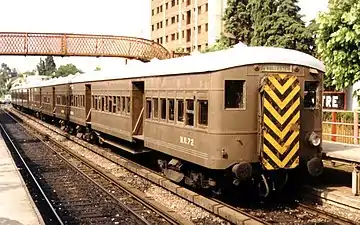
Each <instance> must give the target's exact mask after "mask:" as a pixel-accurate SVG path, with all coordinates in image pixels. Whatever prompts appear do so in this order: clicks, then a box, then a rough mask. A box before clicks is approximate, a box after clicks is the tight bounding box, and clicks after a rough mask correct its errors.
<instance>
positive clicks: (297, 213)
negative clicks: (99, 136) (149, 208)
mask: <svg viewBox="0 0 360 225" xmlns="http://www.w3.org/2000/svg"><path fill="white" fill-rule="evenodd" d="M21 115H22V116H25V117H26V118H29V119H31V120H33V121H34V122H36V123H37V124H39V125H41V126H43V127H45V128H47V129H50V130H51V131H52V132H55V133H57V134H58V135H63V136H67V137H68V139H69V140H72V141H73V142H75V143H77V144H79V145H81V146H83V147H84V148H87V149H89V150H91V151H93V152H94V153H96V154H98V155H101V156H102V157H105V158H107V159H108V160H110V161H112V162H114V163H117V164H118V165H120V166H122V167H125V168H126V169H128V170H130V171H132V172H134V173H136V174H138V175H140V176H142V177H144V178H146V179H149V180H151V181H152V182H154V183H157V184H159V185H160V186H162V187H164V188H166V189H168V190H169V191H172V192H173V193H177V194H179V193H178V191H174V189H176V190H178V188H179V187H177V185H176V184H173V186H171V185H169V184H167V183H166V182H159V179H160V178H158V177H157V178H156V176H159V174H157V173H156V172H153V173H154V174H155V175H152V176H150V175H149V174H150V172H149V170H148V169H147V168H144V167H142V166H141V165H138V164H136V163H134V162H129V161H126V159H124V158H122V159H121V160H119V159H116V158H117V157H119V158H121V156H118V155H117V156H114V153H112V152H111V151H110V150H107V149H104V148H99V147H97V146H94V145H91V144H89V143H87V142H84V141H82V140H80V139H77V138H75V137H73V136H69V135H68V134H66V133H65V132H63V131H61V130H59V129H58V128H55V127H52V126H51V125H48V124H46V123H44V122H42V121H40V120H37V119H35V118H32V117H30V116H28V115H26V114H23V113H21ZM154 177H155V178H154ZM162 179H165V178H162ZM164 184H165V185H164ZM174 186H175V188H174ZM181 193H182V194H181ZM181 193H180V194H179V195H180V196H181V197H183V198H186V199H188V200H192V202H193V203H195V204H197V205H201V206H202V207H204V208H205V209H207V210H208V211H210V212H213V213H215V214H217V215H219V216H220V217H222V218H224V219H227V220H228V221H230V222H232V223H235V224H244V221H248V222H250V221H252V222H254V223H256V222H258V224H318V223H321V224H355V223H353V222H352V221H350V220H347V219H345V218H342V217H339V216H336V215H333V214H330V213H327V212H322V211H320V210H318V209H316V208H315V207H311V206H306V205H301V204H298V205H297V206H296V207H295V208H293V209H288V208H286V207H280V208H279V209H276V210H262V209H246V208H239V207H234V206H231V205H229V204H226V203H224V202H222V201H219V200H217V199H205V198H203V199H202V200H203V202H200V201H196V200H195V199H194V197H195V196H198V194H196V193H194V192H191V191H188V192H187V193H186V194H184V193H185V191H181ZM191 195H192V196H191ZM214 208H216V209H217V210H215V209H214ZM219 208H223V209H226V210H223V211H221V210H219ZM214 211H217V212H214ZM222 212H225V213H222ZM226 212H227V213H226ZM291 214H292V215H291ZM241 217H242V218H243V220H241ZM245 217H247V218H249V219H244V218H245ZM299 220H303V221H302V222H301V221H299Z"/></svg>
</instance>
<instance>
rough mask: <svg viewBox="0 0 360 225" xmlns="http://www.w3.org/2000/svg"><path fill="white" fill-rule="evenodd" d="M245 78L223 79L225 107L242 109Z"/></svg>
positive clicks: (243, 106)
mask: <svg viewBox="0 0 360 225" xmlns="http://www.w3.org/2000/svg"><path fill="white" fill-rule="evenodd" d="M244 93H245V80H225V109H244V108H245V104H244V102H245V101H244V98H245V96H244V95H245V94H244Z"/></svg>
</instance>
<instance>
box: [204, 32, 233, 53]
mask: <svg viewBox="0 0 360 225" xmlns="http://www.w3.org/2000/svg"><path fill="white" fill-rule="evenodd" d="M230 46H231V39H230V38H228V37H225V36H224V35H223V34H222V35H221V36H220V38H219V39H217V40H216V42H215V44H214V45H212V46H210V47H207V48H206V49H205V50H204V51H202V52H215V51H219V50H223V49H228V48H230Z"/></svg>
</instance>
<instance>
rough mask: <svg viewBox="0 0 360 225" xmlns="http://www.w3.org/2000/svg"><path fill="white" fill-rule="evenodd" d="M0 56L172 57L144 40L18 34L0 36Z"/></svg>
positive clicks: (124, 37) (159, 47)
mask: <svg viewBox="0 0 360 225" xmlns="http://www.w3.org/2000/svg"><path fill="white" fill-rule="evenodd" d="M0 55H24V56H27V55H29V56H35V55H52V56H88V57H122V58H127V59H138V60H141V61H144V62H148V61H150V60H151V59H153V58H158V59H168V58H171V57H175V56H174V54H171V53H170V52H169V51H168V50H167V49H166V48H164V47H163V46H162V45H160V44H158V43H156V42H154V41H151V40H147V39H143V38H136V37H127V36H113V35H94V34H70V33H20V32H0Z"/></svg>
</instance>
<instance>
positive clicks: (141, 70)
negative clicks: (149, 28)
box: [14, 45, 325, 89]
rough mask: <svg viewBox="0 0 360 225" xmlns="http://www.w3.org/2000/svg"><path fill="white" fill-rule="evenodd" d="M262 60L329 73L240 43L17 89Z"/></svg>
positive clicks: (304, 58) (283, 52)
mask: <svg viewBox="0 0 360 225" xmlns="http://www.w3.org/2000/svg"><path fill="white" fill-rule="evenodd" d="M262 63H279V64H296V65H301V66H307V67H310V68H314V69H318V70H320V71H322V72H325V66H324V64H323V63H322V62H321V61H320V60H318V59H316V58H314V57H313V56H311V55H308V54H305V53H302V52H299V51H295V50H291V49H284V48H275V47H247V46H244V45H238V46H234V47H233V48H230V49H226V50H222V51H216V52H209V53H204V54H194V55H191V56H184V57H179V58H172V59H167V60H152V61H151V62H148V63H132V64H130V65H124V66H123V67H120V68H119V69H117V70H116V71H114V70H112V71H106V70H104V71H92V72H88V73H84V74H76V75H70V76H67V77H61V78H53V79H50V80H46V81H40V82H36V83H31V84H27V85H25V86H18V87H16V88H14V89H17V88H25V87H26V88H29V87H41V86H49V85H58V84H65V83H81V82H88V81H100V80H111V79H125V78H135V77H149V76H166V75H176V74H189V73H201V72H211V71H218V70H223V69H227V68H233V67H238V66H244V65H252V64H262Z"/></svg>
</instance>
